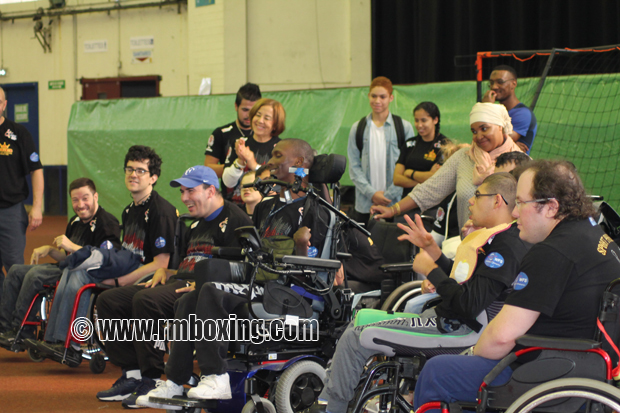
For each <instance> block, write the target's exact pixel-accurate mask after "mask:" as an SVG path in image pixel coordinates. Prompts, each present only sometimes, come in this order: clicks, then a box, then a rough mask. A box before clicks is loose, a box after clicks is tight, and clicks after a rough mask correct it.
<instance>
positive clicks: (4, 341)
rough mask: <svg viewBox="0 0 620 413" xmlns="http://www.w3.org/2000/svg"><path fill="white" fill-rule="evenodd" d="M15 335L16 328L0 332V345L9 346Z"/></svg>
mask: <svg viewBox="0 0 620 413" xmlns="http://www.w3.org/2000/svg"><path fill="white" fill-rule="evenodd" d="M15 337H17V330H9V331H7V332H5V333H2V334H0V346H2V347H6V348H11V346H12V345H13V343H14V342H15Z"/></svg>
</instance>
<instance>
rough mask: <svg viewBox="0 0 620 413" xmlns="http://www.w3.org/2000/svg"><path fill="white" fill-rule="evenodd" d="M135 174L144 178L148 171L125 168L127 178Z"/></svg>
mask: <svg viewBox="0 0 620 413" xmlns="http://www.w3.org/2000/svg"><path fill="white" fill-rule="evenodd" d="M134 172H135V173H136V175H138V176H142V175H144V174H145V173H147V172H148V171H147V170H146V169H142V168H137V169H133V168H132V167H130V166H128V167H126V168H125V175H127V176H131V175H132V174H133V173H134Z"/></svg>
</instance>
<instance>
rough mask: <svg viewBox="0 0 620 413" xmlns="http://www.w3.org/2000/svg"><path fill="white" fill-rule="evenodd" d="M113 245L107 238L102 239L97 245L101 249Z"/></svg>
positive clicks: (110, 247)
mask: <svg viewBox="0 0 620 413" xmlns="http://www.w3.org/2000/svg"><path fill="white" fill-rule="evenodd" d="M113 247H114V246H113V245H112V242H110V241H109V240H105V241H103V242H102V243H101V245H100V246H99V248H101V249H102V250H111V249H112V248H113Z"/></svg>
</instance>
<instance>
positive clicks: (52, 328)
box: [45, 269, 101, 342]
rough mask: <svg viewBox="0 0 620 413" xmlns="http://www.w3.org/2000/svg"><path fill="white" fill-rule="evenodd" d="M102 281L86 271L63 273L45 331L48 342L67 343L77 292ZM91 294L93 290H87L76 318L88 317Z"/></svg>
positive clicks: (66, 270) (66, 271)
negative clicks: (87, 285)
mask: <svg viewBox="0 0 620 413" xmlns="http://www.w3.org/2000/svg"><path fill="white" fill-rule="evenodd" d="M100 281H101V280H99V279H97V278H94V277H91V276H90V275H88V273H87V272H86V271H85V270H71V271H69V270H68V269H65V270H64V271H63V273H62V278H61V279H60V283H59V284H58V287H57V288H56V295H54V303H53V304H52V311H51V312H50V318H49V322H48V324H47V328H46V330H45V340H46V341H51V342H54V341H61V342H64V341H65V339H66V338H67V331H69V327H70V322H71V313H72V312H73V303H74V302H75V296H76V294H77V292H78V291H79V290H80V288H82V287H83V286H85V285H86V284H90V283H98V282H100ZM91 293H92V291H91V290H87V291H85V292H84V294H82V299H81V300H80V305H79V307H78V311H77V313H76V315H75V317H76V318H78V317H86V316H87V314H88V303H89V301H90V295H91Z"/></svg>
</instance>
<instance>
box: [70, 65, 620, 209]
mask: <svg viewBox="0 0 620 413" xmlns="http://www.w3.org/2000/svg"><path fill="white" fill-rule="evenodd" d="M581 79H583V76H579V77H561V78H549V79H547V81H546V83H545V88H544V89H543V93H542V94H541V96H540V99H539V102H538V105H537V108H536V111H535V113H536V116H537V118H538V125H539V126H538V136H537V137H536V140H535V143H534V148H533V149H532V156H534V157H536V158H539V157H554V158H557V157H562V158H564V159H568V160H572V161H575V163H576V164H577V167H578V168H579V170H580V171H581V173H582V175H583V177H584V181H585V184H586V187H587V188H588V189H589V190H590V191H591V192H596V193H597V194H600V195H603V196H605V198H606V199H607V200H609V201H610V202H611V203H612V205H617V204H618V203H619V202H618V201H620V191H619V190H618V189H616V187H615V175H616V169H617V164H618V152H620V144H619V143H617V140H616V139H614V137H615V135H617V132H618V126H617V118H618V113H620V112H619V111H618V109H619V106H620V97H619V96H618V88H619V85H618V78H614V80H613V81H611V80H610V79H609V78H606V80H604V81H601V82H598V83H597V82H594V83H591V82H584V81H583V80H581ZM533 81H536V80H534V79H532V80H530V79H520V80H519V87H518V88H517V96H518V97H519V98H520V99H523V100H524V101H526V102H527V100H526V99H527V98H528V97H526V96H523V97H522V96H521V95H520V92H519V90H522V91H524V93H526V94H529V93H530V92H527V91H528V90H531V88H528V87H526V86H527V85H528V83H529V82H533ZM560 89H561V90H567V89H571V90H576V91H578V92H579V93H578V94H577V95H575V96H578V97H568V98H562V97H554V96H555V95H554V94H553V93H550V92H551V91H553V90H560ZM367 93H368V89H367V88H347V89H327V90H305V91H291V92H270V93H265V94H264V95H265V97H270V98H273V99H276V100H279V101H280V102H282V104H283V105H284V108H285V109H286V112H287V119H286V130H285V131H284V133H283V134H282V137H283V138H287V137H290V138H301V139H304V140H306V141H308V142H309V143H310V144H311V145H312V147H313V148H315V149H316V150H317V151H318V152H319V153H339V154H343V155H346V147H347V139H348V135H349V131H350V128H351V125H352V124H353V123H354V122H355V121H357V120H359V118H361V117H362V116H364V115H365V114H367V113H369V107H368V100H367ZM601 94H605V95H606V96H609V98H608V100H607V101H608V102H610V101H611V102H613V104H610V103H607V104H606V106H605V108H602V107H601V108H598V107H596V106H594V109H592V108H590V109H589V113H584V112H583V111H581V112H579V111H578V109H579V108H581V107H584V106H585V105H586V104H588V103H592V99H593V98H595V97H597V96H599V95H601ZM394 96H395V99H394V102H393V103H392V106H391V108H392V111H393V112H394V113H396V114H398V115H400V116H402V117H403V118H404V119H406V120H409V121H410V122H412V123H413V114H412V113H411V112H412V109H413V107H414V106H416V105H417V104H418V103H420V102H422V101H425V100H429V101H433V102H435V103H436V104H437V105H438V106H439V108H440V110H441V131H442V133H444V134H445V135H446V136H448V137H450V138H452V139H454V140H456V141H459V142H469V141H470V140H471V134H470V131H469V111H470V110H471V107H472V105H473V104H474V103H475V99H476V83H475V82H473V81H472V82H451V83H435V84H426V85H414V86H397V87H395V89H394ZM545 99H547V100H553V99H557V100H558V102H547V103H546V104H545ZM562 99H563V100H564V101H561V100H562ZM610 99H611V100H610ZM550 103H554V104H550ZM233 105H234V95H219V96H205V97H201V96H192V97H171V98H149V99H119V100H105V101H90V102H77V103H75V104H74V105H73V108H72V110H71V117H70V119H69V128H68V179H69V182H71V181H72V180H74V179H76V178H79V177H81V176H87V177H90V178H92V179H93V180H94V181H95V183H96V185H97V189H98V192H99V199H100V203H101V205H103V206H104V207H105V208H106V209H107V210H108V211H110V212H111V213H113V214H115V215H116V216H117V217H119V218H120V214H121V210H122V208H123V207H124V206H125V205H127V204H128V203H129V202H131V197H130V195H129V193H128V191H127V189H126V188H125V184H124V175H123V171H122V168H123V159H124V156H125V153H126V152H127V149H128V148H129V147H130V146H131V145H136V144H142V145H149V146H152V147H154V148H155V149H156V151H157V152H158V153H159V154H160V155H161V157H162V159H163V161H164V164H163V166H162V176H161V177H160V179H159V182H158V185H157V186H156V189H157V190H158V191H159V192H160V194H162V195H163V196H164V197H166V198H167V199H168V200H169V201H170V202H172V203H173V204H174V205H175V206H177V208H178V209H179V211H181V212H185V208H184V207H183V205H182V203H181V202H180V198H179V195H178V194H179V193H178V190H176V189H172V188H171V187H170V186H169V182H170V180H171V179H175V178H178V177H179V176H180V175H181V174H182V173H183V172H184V171H185V170H186V169H187V168H188V167H190V166H193V165H197V164H202V163H203V162H204V149H205V146H206V143H207V139H208V137H209V135H210V134H211V131H212V130H213V129H215V128H216V127H218V126H221V125H223V124H226V123H229V122H231V121H232V120H233V119H234V116H235V112H234V110H233V108H234V106H233ZM571 107H573V108H575V109H576V110H575V111H572V110H567V108H571ZM582 118H583V119H582ZM593 126H596V129H593V128H592V127H593ZM593 130H596V132H595V133H596V135H595V136H594V137H592V136H591V133H592V131H593ZM588 136H590V138H589V139H588V138H587V137H588ZM597 137H598V139H597ZM342 183H343V184H346V185H350V184H351V181H350V179H349V177H348V174H346V175H345V177H344V178H343V180H342ZM69 205H70V202H69Z"/></svg>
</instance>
